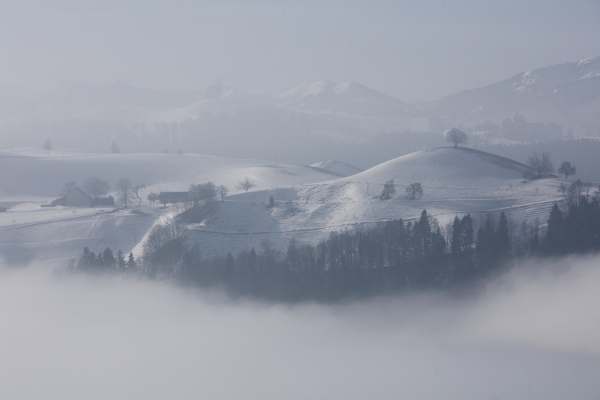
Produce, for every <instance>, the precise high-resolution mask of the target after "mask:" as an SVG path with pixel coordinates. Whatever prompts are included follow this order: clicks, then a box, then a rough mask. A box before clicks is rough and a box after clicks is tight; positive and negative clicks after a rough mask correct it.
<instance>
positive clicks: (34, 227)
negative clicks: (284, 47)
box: [0, 147, 561, 258]
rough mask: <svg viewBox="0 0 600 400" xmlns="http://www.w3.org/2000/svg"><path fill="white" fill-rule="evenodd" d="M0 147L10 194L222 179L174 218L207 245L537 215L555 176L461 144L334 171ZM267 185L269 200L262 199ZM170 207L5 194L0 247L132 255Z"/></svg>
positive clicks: (216, 247)
mask: <svg viewBox="0 0 600 400" xmlns="http://www.w3.org/2000/svg"><path fill="white" fill-rule="evenodd" d="M1 157H3V158H0V160H2V161H4V162H8V163H9V164H11V165H10V166H9V168H8V169H9V170H10V171H17V172H15V173H17V174H19V182H9V181H7V180H6V179H3V180H1V181H0V182H2V185H3V187H2V189H3V190H4V191H5V192H8V193H9V194H10V195H11V196H12V197H11V198H12V199H13V200H14V199H15V198H17V197H15V196H18V195H20V196H21V197H22V198H25V197H26V196H34V195H37V196H42V195H49V194H50V193H51V191H52V190H54V191H56V190H58V189H59V188H60V187H61V186H62V184H64V182H67V181H70V180H74V181H81V180H83V179H85V178H87V177H89V176H98V177H100V178H104V179H107V180H110V181H115V180H116V179H118V178H119V177H128V178H130V179H131V180H132V181H134V183H147V184H148V187H147V188H146V189H145V190H146V193H147V192H150V191H155V192H158V191H161V190H186V189H187V188H188V187H189V185H190V184H191V183H194V182H203V181H207V180H211V181H213V182H215V183H217V184H225V185H227V186H229V187H230V188H231V193H232V194H231V195H230V196H228V197H227V198H226V200H225V201H223V202H221V201H218V202H214V203H212V204H210V205H209V206H207V208H206V209H205V210H202V212H199V213H196V219H193V220H186V221H183V222H182V223H183V225H185V227H186V228H187V230H186V238H187V240H188V243H189V244H190V245H197V246H199V248H201V249H202V253H203V254H204V255H207V256H209V255H215V254H225V253H227V252H232V253H236V252H238V251H240V250H243V249H250V248H252V247H255V248H260V247H261V246H262V245H263V243H264V242H269V243H270V245H272V246H275V247H276V248H278V249H281V250H283V249H285V247H286V246H287V244H288V243H289V240H290V239H292V238H295V239H296V240H298V241H300V242H306V243H316V242H318V241H319V240H322V239H324V238H326V237H327V236H328V235H329V234H330V232H332V231H340V230H344V229H352V228H357V227H362V226H370V225H373V224H374V223H376V222H380V221H386V220H391V219H398V218H404V219H412V218H415V217H417V216H418V215H419V214H420V212H421V211H422V210H423V209H427V210H428V211H429V212H430V213H431V214H432V215H434V216H436V218H437V219H438V220H439V222H440V225H441V226H442V228H444V227H445V226H446V225H447V224H448V223H449V222H450V221H451V219H452V218H453V217H454V216H455V215H456V214H464V213H472V214H474V215H476V216H478V215H480V214H485V213H488V212H494V211H500V210H504V211H506V212H507V213H508V214H509V216H510V218H511V219H512V221H513V222H514V223H515V224H517V223H519V222H520V221H521V220H523V219H528V220H533V219H540V220H541V221H543V220H544V219H545V218H546V216H547V213H548V211H549V209H550V207H551V206H552V204H553V203H554V202H555V201H557V200H560V199H561V195H560V193H559V190H558V188H559V185H560V180H559V179H556V178H547V179H540V180H534V181H528V180H525V179H524V178H523V175H524V174H525V173H526V172H527V171H528V167H527V166H525V165H523V164H520V163H517V162H515V161H512V160H509V159H507V158H503V157H498V156H495V155H492V154H489V153H483V152H480V151H476V150H471V149H464V148H458V149H454V148H448V147H443V148H437V149H433V150H429V151H419V152H416V153H411V154H409V155H406V156H402V157H399V158H396V159H393V160H390V161H388V162H385V163H382V164H380V165H377V166H375V167H373V168H371V169H368V170H366V171H363V172H360V173H358V174H354V175H351V176H347V177H342V178H340V177H336V176H334V175H331V174H327V173H326V172H325V171H324V169H315V168H314V167H303V166H298V165H288V164H274V163H269V162H265V161H257V160H240V159H228V158H222V157H214V156H203V155H175V154H170V155H169V154H134V155H124V154H120V155H82V154H61V155H43V156H41V155H31V154H28V155H22V154H10V155H6V154H5V155H4V156H1ZM3 173H4V174H6V172H2V171H1V170H0V174H3ZM246 177H248V178H249V179H250V180H251V181H253V182H254V183H256V186H255V187H254V188H252V189H251V190H250V191H249V192H247V193H246V192H240V190H239V189H238V188H237V187H236V184H237V183H238V182H239V181H240V180H242V179H244V178H246ZM390 180H393V181H394V184H395V188H396V193H395V194H394V196H393V197H392V198H391V199H390V200H381V199H380V198H379V195H380V193H381V191H382V188H383V185H384V183H385V182H387V181H390ZM414 182H419V183H421V184H422V186H423V188H424V196H423V197H422V198H421V199H418V200H409V199H407V196H406V193H405V189H406V187H407V185H409V184H410V183H414ZM270 197H273V199H274V207H268V204H269V198H270ZM1 200H2V198H0V201H1ZM175 213H176V210H174V209H157V208H150V207H148V206H147V205H144V206H143V207H142V208H139V209H137V210H117V209H114V210H113V209H73V208H62V207H59V208H45V207H40V203H39V202H38V203H36V202H35V201H33V202H32V201H30V202H26V203H25V202H23V203H20V204H17V205H16V206H15V205H14V204H13V207H12V208H10V209H9V210H8V211H7V212H5V213H0V253H2V254H4V255H5V257H8V258H10V257H13V256H14V255H16V254H21V255H23V254H24V255H30V256H31V257H44V258H60V257H71V256H76V255H77V254H78V253H79V252H80V251H81V249H82V248H83V247H84V246H88V247H90V248H92V249H95V250H102V249H103V248H104V247H112V248H113V249H121V250H123V251H125V252H128V251H132V250H133V251H134V252H135V253H136V255H138V256H141V255H142V254H143V243H144V240H145V238H147V237H148V232H149V231H150V230H151V229H152V227H153V226H156V225H157V224H163V223H165V221H170V220H171V219H172V218H173V217H174V215H175Z"/></svg>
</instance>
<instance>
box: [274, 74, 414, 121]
mask: <svg viewBox="0 0 600 400" xmlns="http://www.w3.org/2000/svg"><path fill="white" fill-rule="evenodd" d="M279 100H280V102H281V105H283V106H285V107H289V108H292V109H296V110H301V111H306V112H313V113H337V114H348V115H355V116H396V117H399V116H404V115H408V114H410V113H411V112H412V107H411V106H410V105H408V104H406V103H403V102H402V101H400V100H398V99H396V98H395V97H392V96H390V95H387V94H384V93H381V92H379V91H377V90H374V89H371V88H369V87H367V86H365V85H362V84H360V83H356V82H332V81H315V82H309V83H304V84H302V85H299V86H296V87H294V88H292V89H289V90H286V91H284V92H283V93H281V94H280V95H279Z"/></svg>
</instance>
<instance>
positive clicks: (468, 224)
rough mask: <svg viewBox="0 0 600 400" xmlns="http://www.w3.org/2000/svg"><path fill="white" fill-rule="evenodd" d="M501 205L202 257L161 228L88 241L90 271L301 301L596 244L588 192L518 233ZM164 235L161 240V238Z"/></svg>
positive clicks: (454, 278)
mask: <svg viewBox="0 0 600 400" xmlns="http://www.w3.org/2000/svg"><path fill="white" fill-rule="evenodd" d="M512 232H514V230H513V229H511V226H510V223H509V220H508V218H507V216H506V215H505V214H504V213H500V214H499V215H487V216H486V217H485V218H484V219H483V220H481V221H475V220H474V218H473V217H472V216H471V215H465V216H462V217H458V216H457V217H455V219H454V221H453V223H452V224H451V226H449V227H448V228H447V229H442V228H441V227H440V225H439V223H438V222H437V221H436V220H435V219H434V218H432V217H431V216H430V215H429V214H428V213H427V211H423V212H422V213H421V216H420V218H418V219H417V220H414V221H403V220H397V221H390V222H386V223H382V224H377V225H376V226H374V227H373V228H371V229H365V230H358V231H347V232H334V233H331V235H330V236H329V238H328V239H327V240H324V241H322V242H320V243H319V244H317V245H315V246H312V245H307V244H300V243H298V242H296V241H294V240H292V241H291V242H290V244H289V246H288V248H287V250H286V251H284V252H280V251H277V250H276V249H274V248H273V247H272V246H270V245H269V243H268V242H264V243H263V245H262V246H261V248H260V249H258V250H257V249H254V248H252V249H250V250H248V251H243V252H240V253H239V254H235V255H234V254H228V255H227V256H224V257H204V256H203V255H202V249H201V248H199V247H197V246H196V247H192V248H189V247H188V246H187V245H186V244H185V242H184V240H183V239H182V236H181V235H180V234H178V232H176V231H173V230H172V229H169V230H168V232H167V231H165V232H160V236H161V240H160V241H159V245H157V246H154V247H153V248H152V249H150V248H147V249H146V256H145V258H144V260H143V262H141V261H140V260H137V261H136V260H135V259H134V258H133V255H131V254H130V255H129V258H128V260H125V258H124V256H123V254H122V253H121V252H118V253H117V255H116V256H115V255H113V253H112V251H111V250H110V249H106V250H104V251H103V252H102V253H99V254H95V253H93V252H92V251H90V250H89V249H87V248H86V249H84V252H83V255H82V256H81V258H80V260H79V262H78V264H77V266H78V268H79V269H81V270H85V271H132V270H136V269H137V270H138V271H144V273H149V274H152V275H153V274H156V273H165V274H169V275H172V276H174V277H175V278H176V279H177V280H179V281H181V282H185V283H186V284H193V285H199V286H213V285H218V286H221V287H224V288H225V289H227V290H228V291H230V292H231V293H233V294H235V295H252V296H260V297H265V298H271V299H278V300H286V301H289V300H291V301H295V300H302V299H317V300H336V299H341V298H347V297H352V296H362V295H368V294H382V293H386V292H394V291H398V290H406V289H414V288H442V287H450V286H457V285H458V286H462V285H468V284H470V283H473V282H477V281H479V280H480V279H482V278H485V277H487V276H490V275H492V274H495V273H497V272H499V271H502V270H504V269H505V268H506V267H507V266H508V265H509V264H510V260H511V259H512V258H514V257H527V256H556V255H565V254H571V253H584V252H591V251H600V200H599V199H598V197H595V198H593V197H592V196H589V195H582V196H581V197H580V198H579V199H578V200H577V201H575V202H571V203H569V204H568V206H567V207H566V208H565V209H561V208H560V207H559V206H558V205H555V206H554V207H553V209H552V211H551V213H550V216H549V219H548V221H547V229H545V230H544V231H542V230H541V229H539V226H538V225H537V224H536V225H535V226H533V227H531V226H528V225H527V224H525V223H523V225H522V234H521V235H518V236H516V239H515V235H513V234H512ZM165 237H166V238H167V240H163V239H164V238H165Z"/></svg>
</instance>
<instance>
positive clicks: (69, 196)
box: [50, 186, 115, 207]
mask: <svg viewBox="0 0 600 400" xmlns="http://www.w3.org/2000/svg"><path fill="white" fill-rule="evenodd" d="M50 205H51V206H53V207H56V206H64V207H114V205H115V199H114V198H113V197H112V196H108V197H93V196H90V195H89V194H87V193H86V192H85V191H83V190H82V189H80V188H79V187H77V186H71V187H69V189H68V190H67V191H66V193H65V194H63V195H62V197H59V198H58V199H56V200H54V201H53V202H52V203H50Z"/></svg>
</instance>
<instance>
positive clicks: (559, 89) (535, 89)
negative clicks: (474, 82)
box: [426, 57, 600, 129]
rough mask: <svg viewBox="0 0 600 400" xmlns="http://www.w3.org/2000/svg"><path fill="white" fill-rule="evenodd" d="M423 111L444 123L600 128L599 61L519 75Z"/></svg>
mask: <svg viewBox="0 0 600 400" xmlns="http://www.w3.org/2000/svg"><path fill="white" fill-rule="evenodd" d="M426 109H427V113H428V114H429V115H432V116H435V117H437V118H440V119H442V120H444V121H446V122H447V123H448V124H473V123H479V122H483V121H501V120H502V119H504V118H507V117H510V116H512V115H514V114H516V113H519V114H522V115H524V116H526V117H527V118H528V119H529V120H533V121H540V122H556V123H560V124H564V125H567V126H579V127H583V128H586V127H588V128H593V127H595V128H596V129H600V57H595V58H587V59H582V60H579V61H576V62H568V63H563V64H557V65H551V66H547V67H542V68H538V69H534V70H531V71H527V72H522V73H519V74H517V75H515V76H513V77H511V78H508V79H505V80H502V81H500V82H496V83H493V84H491V85H487V86H484V87H480V88H476V89H471V90H466V91H462V92H459V93H456V94H452V95H450V96H447V97H444V98H442V99H440V100H438V101H435V102H432V103H431V104H429V105H428V106H427V107H426Z"/></svg>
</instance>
